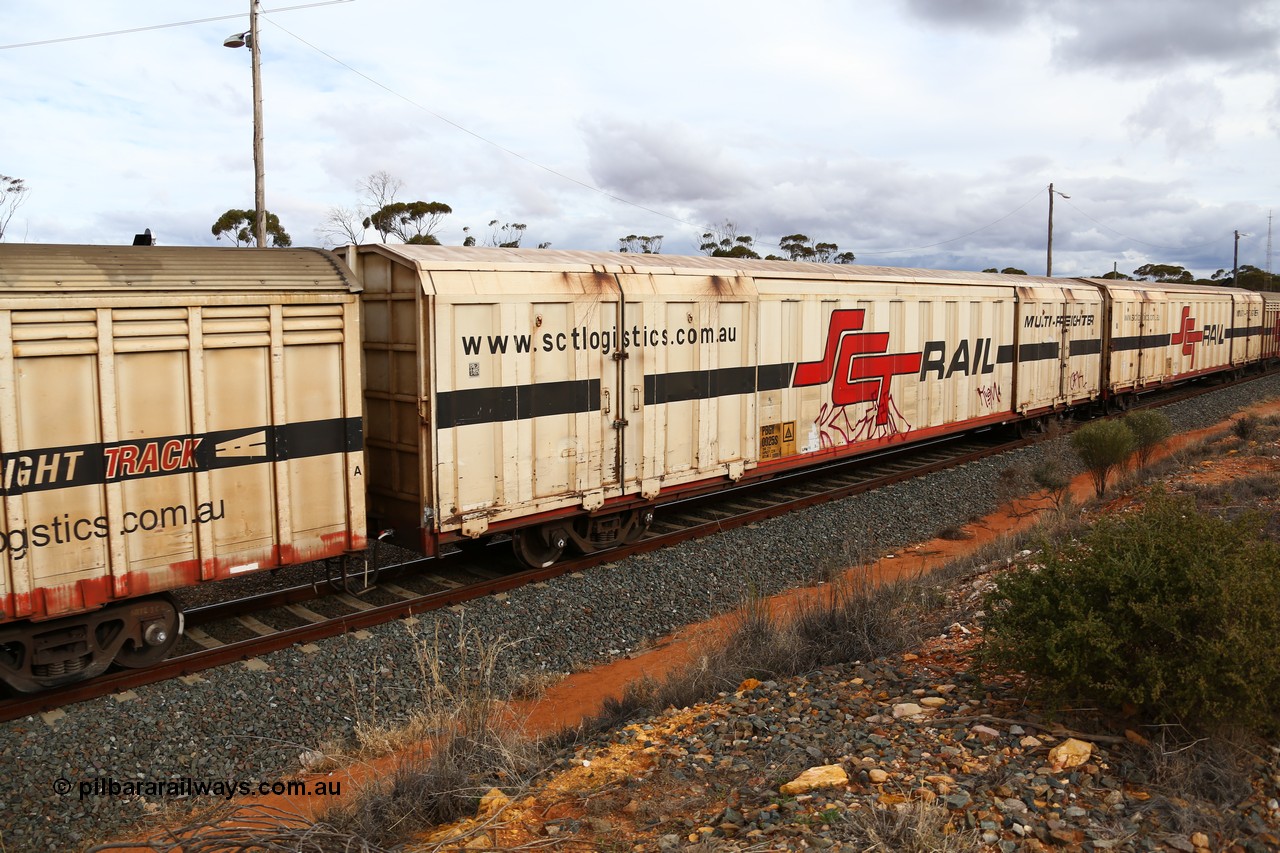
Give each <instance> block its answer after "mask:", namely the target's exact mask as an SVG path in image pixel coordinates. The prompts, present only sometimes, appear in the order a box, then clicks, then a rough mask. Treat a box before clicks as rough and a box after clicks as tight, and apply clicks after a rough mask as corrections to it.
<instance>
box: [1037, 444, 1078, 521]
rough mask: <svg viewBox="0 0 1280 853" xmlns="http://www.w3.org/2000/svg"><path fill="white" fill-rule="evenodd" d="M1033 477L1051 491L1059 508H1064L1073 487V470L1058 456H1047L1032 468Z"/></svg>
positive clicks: (1043, 487) (1050, 496) (1051, 498)
mask: <svg viewBox="0 0 1280 853" xmlns="http://www.w3.org/2000/svg"><path fill="white" fill-rule="evenodd" d="M1031 479H1032V480H1034V481H1035V484H1036V485H1037V486H1039V487H1040V488H1042V489H1044V490H1045V491H1046V492H1048V493H1049V499H1050V500H1052V501H1053V505H1054V507H1055V508H1057V509H1062V507H1063V504H1064V502H1065V501H1066V499H1067V497H1068V494H1069V491H1068V490H1069V489H1070V488H1071V472H1070V471H1069V470H1067V466H1066V465H1064V464H1063V463H1062V460H1061V459H1059V458H1058V457H1056V456H1046V457H1044V458H1043V459H1041V460H1040V461H1039V462H1037V463H1036V464H1035V466H1034V467H1033V468H1032V469H1031Z"/></svg>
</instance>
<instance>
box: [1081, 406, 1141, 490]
mask: <svg viewBox="0 0 1280 853" xmlns="http://www.w3.org/2000/svg"><path fill="white" fill-rule="evenodd" d="M1133 445H1134V438H1133V433H1132V432H1131V431H1130V430H1129V428H1128V427H1127V426H1125V425H1124V422H1123V421H1117V420H1105V421H1094V422H1093V423H1090V424H1085V425H1084V426H1082V427H1080V429H1078V430H1076V431H1075V432H1074V433H1072V434H1071V447H1072V448H1073V449H1074V450H1075V452H1076V455H1078V456H1079V457H1080V461H1081V462H1083V463H1084V467H1085V468H1087V469H1088V470H1089V476H1090V477H1092V478H1093V489H1094V491H1095V492H1096V493H1097V495H1098V497H1102V496H1103V495H1104V494H1106V491H1107V477H1108V476H1109V475H1110V474H1111V471H1112V469H1113V468H1116V467H1118V466H1119V465H1122V464H1124V461H1125V460H1126V459H1128V458H1129V454H1130V453H1131V452H1132V451H1133Z"/></svg>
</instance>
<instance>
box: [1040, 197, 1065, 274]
mask: <svg viewBox="0 0 1280 853" xmlns="http://www.w3.org/2000/svg"><path fill="white" fill-rule="evenodd" d="M1054 193H1058V195H1060V196H1062V197H1063V198H1071V196H1069V195H1067V194H1066V193H1064V192H1058V190H1055V189H1054V188H1053V184H1049V250H1048V252H1047V254H1046V255H1045V263H1044V274H1045V277H1049V276H1052V275H1053V194H1054Z"/></svg>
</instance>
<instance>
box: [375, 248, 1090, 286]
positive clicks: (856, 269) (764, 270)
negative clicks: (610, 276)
mask: <svg viewBox="0 0 1280 853" xmlns="http://www.w3.org/2000/svg"><path fill="white" fill-rule="evenodd" d="M359 250H360V251H362V252H375V253H380V254H385V255H388V256H390V257H393V258H397V259H399V260H401V261H402V262H405V263H408V264H411V265H414V266H416V267H417V269H419V270H421V271H424V272H426V271H433V270H442V269H452V270H476V271H479V270H517V269H518V270H529V271H554V272H590V271H599V272H617V273H628V272H636V273H653V274H664V273H665V274H669V275H704V276H705V275H712V274H714V275H721V276H725V275H729V276H732V275H748V276H751V277H753V278H760V279H763V278H779V279H782V278H785V279H793V280H794V279H827V280H836V281H868V282H911V283H938V284H960V285H963V284H980V285H1006V286H1008V285H1019V286H1023V287H1027V286H1030V287H1035V286H1041V285H1048V286H1053V287H1067V286H1071V285H1072V284H1078V283H1079V280H1077V279H1069V278H1044V277H1042V276H1028V275H1001V274H999V273H980V272H963V271H955V270H929V269H913V268H909V267H882V266H862V265H857V264H818V263H808V262H805V263H797V262H795V261H763V260H759V261H758V260H751V259H749V258H712V257H708V256H706V255H645V254H628V253H619V252H575V251H564V250H560V249H492V248H479V247H465V246H420V245H407V244H403V243H386V244H384V243H371V244H364V245H362V246H360V247H359Z"/></svg>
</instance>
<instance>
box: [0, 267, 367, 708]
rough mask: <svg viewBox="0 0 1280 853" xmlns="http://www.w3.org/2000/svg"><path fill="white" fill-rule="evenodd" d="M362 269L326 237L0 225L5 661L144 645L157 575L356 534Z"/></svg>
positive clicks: (167, 630) (81, 657)
mask: <svg viewBox="0 0 1280 853" xmlns="http://www.w3.org/2000/svg"><path fill="white" fill-rule="evenodd" d="M356 290H357V287H356V284H355V281H354V279H353V278H352V276H351V274H350V271H349V270H348V269H347V268H346V267H345V265H344V264H343V263H342V262H341V261H340V260H339V259H338V258H337V257H336V256H334V255H333V254H331V253H328V252H322V251H318V250H296V251H295V250H287V249H272V250H255V249H216V248H176V247H175V248H170V247H127V248H119V247H103V246H47V245H15V244H3V245H0V454H2V455H0V493H2V494H3V517H2V518H0V525H3V529H2V530H0V607H2V608H3V609H2V614H0V616H2V618H0V679H3V680H5V681H7V682H8V683H9V684H10V685H13V686H14V687H16V688H18V689H21V690H35V689H41V688H44V687H49V686H53V685H56V684H59V683H62V682H65V681H72V680H77V679H80V678H86V677H89V676H92V675H94V674H96V673H97V672H100V671H102V670H103V669H105V668H106V667H107V666H108V665H109V664H110V663H111V662H112V661H116V662H117V663H120V664H123V665H127V666H143V665H147V664H149V663H152V662H154V661H156V660H159V659H160V658H162V657H163V656H164V654H165V653H166V652H167V650H168V649H169V648H170V647H171V646H172V644H173V642H174V640H175V638H176V637H177V635H178V633H179V630H180V625H179V614H178V612H177V610H176V608H175V605H174V603H173V601H172V600H171V599H170V597H169V596H167V595H164V594H163V592H164V591H165V590H173V589H177V588H181V587H187V586H192V585H196V584H200V583H205V582H208V581H214V580H219V579H222V578H227V577H231V576H235V575H240V574H243V573H247V572H254V571H260V570H263V569H270V568H274V567H278V566H283V565H289V564H294V563H302V562H306V561H311V560H317V559H324V558H345V556H346V555H350V554H353V553H354V552H356V551H358V550H359V549H362V548H363V547H364V545H365V532H364V531H365V511H364V493H365V486H364V477H363V471H362V467H363V454H362V438H361V396H360V347H359V340H360V331H359V304H358V296H357V294H356V292H355V291H356Z"/></svg>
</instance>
